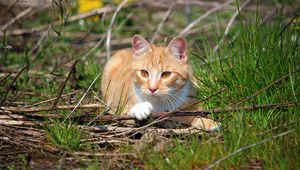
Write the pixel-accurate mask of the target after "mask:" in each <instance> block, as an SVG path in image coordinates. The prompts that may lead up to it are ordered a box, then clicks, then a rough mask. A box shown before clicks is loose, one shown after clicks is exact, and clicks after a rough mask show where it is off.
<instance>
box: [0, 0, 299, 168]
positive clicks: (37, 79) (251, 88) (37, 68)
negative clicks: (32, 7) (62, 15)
mask: <svg viewBox="0 0 300 170" xmlns="http://www.w3.org/2000/svg"><path fill="white" fill-rule="evenodd" d="M269 3H271V4H273V3H276V4H278V3H279V1H276V2H275V1H274V2H273V1H272V2H271V1H270V2H268V4H269ZM289 3H293V2H290V1H289ZM192 10H193V13H192V16H191V18H192V19H196V18H197V17H199V15H200V14H201V13H203V10H202V9H201V10H200V9H199V8H198V7H193V8H192ZM131 12H132V13H133V14H136V13H138V14H139V15H138V16H135V15H133V16H132V17H129V18H127V17H128V14H129V13H131ZM151 12H153V11H150V12H149V11H147V10H145V9H140V8H134V9H133V8H130V9H126V10H124V11H121V12H120V14H119V16H118V18H117V20H116V22H115V23H116V24H115V26H114V29H113V36H114V37H113V40H122V39H123V38H124V37H125V38H128V37H130V36H132V35H134V34H136V33H138V34H141V35H143V36H145V37H147V38H149V40H150V39H151V36H152V35H151V33H153V31H154V30H155V28H156V26H157V25H158V23H159V22H160V21H161V18H156V17H155V16H154V15H153V14H151ZM233 12H234V11H232V10H231V11H220V12H219V13H218V14H214V15H212V16H210V17H208V18H207V19H206V20H205V21H203V22H204V23H205V24H203V23H200V24H198V25H197V26H196V27H195V28H202V27H204V26H206V27H207V25H209V26H210V25H211V28H210V29H209V27H207V29H209V31H206V32H204V31H203V32H202V31H201V32H198V33H197V34H193V35H188V36H187V41H188V42H189V43H190V44H189V46H190V48H189V52H190V59H191V64H192V66H193V69H194V72H195V76H196V78H197V84H198V86H199V88H197V89H196V90H197V98H199V99H204V98H206V97H208V96H210V95H211V94H213V93H215V92H217V91H219V90H221V89H225V90H224V91H223V92H221V93H220V94H218V95H216V96H214V97H212V98H211V99H210V100H208V101H206V102H205V103H203V107H204V108H207V109H211V108H227V107H230V106H232V107H235V105H236V104H237V103H239V102H240V101H242V100H244V99H246V98H248V97H249V96H252V95H253V94H255V93H256V92H258V91H260V90H261V89H264V88H265V87H267V86H269V85H272V86H271V87H270V88H267V89H265V90H263V91H262V92H260V93H258V94H257V95H255V96H253V97H250V98H249V99H248V100H246V101H245V102H242V103H240V105H263V104H270V103H286V102H298V101H299V97H300V86H299V84H300V76H299V74H300V72H297V73H293V72H294V71H296V70H297V69H299V66H300V42H299V41H300V38H299V35H300V28H299V17H298V19H297V20H295V21H293V22H292V24H290V25H287V24H288V23H289V21H290V20H291V18H289V17H287V16H285V15H284V14H281V13H280V12H279V13H277V14H276V15H275V16H274V17H273V18H272V19H270V21H268V22H266V23H264V24H261V23H260V18H261V16H259V15H258V14H255V13H254V14H253V13H251V12H248V13H245V14H244V13H243V14H242V16H240V17H238V18H237V21H236V24H235V25H234V26H233V27H232V28H231V30H230V33H229V35H228V36H227V38H226V39H225V41H224V43H223V44H221V46H220V49H219V51H217V52H216V51H214V50H213V48H214V47H215V44H217V43H218V42H219V40H220V39H221V37H222V34H223V32H224V30H223V29H222V28H221V26H220V25H221V24H224V23H225V24H227V21H228V20H229V19H230V17H231V16H232V14H233ZM40 13H41V14H40ZM40 13H38V15H39V16H37V17H36V18H38V19H36V20H34V22H31V20H28V21H25V22H24V23H23V26H26V27H34V26H39V25H42V24H45V23H48V22H49V21H54V20H56V19H57V18H59V16H58V15H59V13H57V15H56V13H52V14H51V16H49V15H46V16H45V13H43V12H40ZM73 14H75V11H74V10H73V11H72V10H71V12H70V13H69V15H73ZM109 19H110V17H106V18H105V20H104V21H103V23H101V24H99V23H93V22H92V21H90V20H85V21H84V24H83V25H81V24H79V23H77V22H75V23H70V24H68V25H66V26H64V27H57V29H56V30H58V31H60V33H61V35H57V34H56V33H55V32H53V30H50V31H49V32H48V34H47V36H46V38H45V40H44V42H43V43H42V44H41V46H40V49H39V51H38V52H33V53H28V51H30V49H31V48H32V47H34V45H35V44H36V42H37V41H38V40H39V38H40V37H35V36H32V37H26V36H24V37H13V36H7V37H4V38H3V39H2V42H1V43H0V47H1V52H2V53H1V56H0V66H2V67H3V68H4V69H8V70H9V69H12V70H19V69H20V68H22V67H24V66H25V65H28V64H29V71H28V72H27V71H25V72H23V73H22V75H21V76H20V77H19V78H18V80H17V82H16V83H15V84H14V85H13V87H12V89H11V90H10V91H9V93H8V96H7V99H6V104H11V103H12V105H17V104H14V103H13V102H14V101H26V102H29V103H34V102H39V101H43V100H46V99H49V98H53V97H56V96H57V95H58V93H59V90H60V87H61V85H62V83H63V81H64V80H65V78H66V76H67V74H68V73H69V71H70V65H72V64H73V63H74V62H75V60H76V59H79V62H78V64H77V65H76V71H75V73H74V76H71V78H70V80H69V81H68V82H67V84H66V87H65V89H64V92H63V93H68V92H72V91H74V90H78V89H81V90H85V89H87V88H88V87H89V85H90V83H91V82H92V81H93V80H94V78H95V77H96V75H97V74H98V73H99V72H101V71H102V68H103V65H102V64H103V62H102V60H103V58H100V57H99V56H97V51H105V46H103V45H100V46H99V47H98V48H97V50H96V51H95V52H93V53H91V55H89V56H87V57H86V58H81V57H82V56H83V55H84V54H86V53H87V51H89V50H90V47H89V46H86V44H85V43H83V42H89V41H90V39H93V38H94V37H92V36H89V34H88V33H89V32H91V33H93V35H97V34H103V33H105V32H106V28H107V26H108V24H109V23H110V20H109ZM144 22H149V23H150V24H149V23H148V25H146V26H145V25H144ZM216 23H217V24H216ZM187 24H188V23H187V19H186V16H185V14H184V13H183V12H182V11H177V10H174V11H173V14H172V15H171V17H170V19H169V20H168V21H167V22H166V23H165V25H164V27H163V28H162V30H161V32H160V35H161V36H162V37H160V38H158V39H157V40H156V42H157V44H166V42H165V41H168V40H165V39H164V37H167V38H168V39H169V40H170V39H171V38H173V37H174V36H175V35H176V34H178V32H180V31H181V30H182V28H184V27H185V26H186V25H187ZM141 26H143V29H141ZM65 32H68V33H73V34H74V35H75V34H76V35H77V34H78V35H79V34H82V33H83V34H86V36H87V37H88V38H90V39H87V40H85V39H84V38H83V40H81V39H80V38H74V37H73V36H70V35H69V36H64V33H65ZM83 37H84V36H83ZM98 40H99V39H93V40H91V41H93V42H97V41H98ZM18 43H21V44H23V46H22V47H18V48H20V49H18V50H10V49H6V48H4V47H6V46H7V45H13V46H14V45H15V44H18ZM74 45H77V47H74ZM15 46H17V45H15ZM15 46H14V48H15ZM121 46H122V47H123V46H128V47H129V46H130V44H125V45H124V44H121ZM16 48H17V47H16ZM116 48H117V49H118V48H119V47H116ZM100 61H101V62H100ZM99 63H101V64H99ZM30 71H34V73H32V72H30ZM286 75H288V76H287V78H285V79H284V80H281V81H279V82H278V83H276V84H274V82H275V81H277V80H279V79H280V78H281V77H283V76H286ZM0 80H1V78H0ZM12 80H13V77H8V78H7V79H5V80H3V81H0V86H1V87H8V85H9V84H10V83H11V82H12ZM99 87H100V80H98V81H97V82H96V83H95V84H94V86H93V87H92V91H94V92H95V93H96V94H99ZM5 90H6V88H1V94H0V100H2V97H3V95H2V94H3V92H5ZM23 92H24V93H23ZM25 92H31V94H27V93H25ZM93 94H94V93H93ZM93 94H90V93H89V94H88V96H87V97H86V99H85V100H84V103H93V102H94V100H93ZM80 97H81V95H76V96H73V98H71V97H70V98H68V99H60V100H59V102H58V104H64V105H65V104H76V102H77V101H78V100H79V98H80ZM72 100H73V101H72ZM71 101H72V102H71ZM52 103H53V102H52ZM52 103H47V104H44V105H41V106H48V105H51V104H52ZM123 107H124V103H120V106H119V108H118V109H117V110H120V109H122V108H123ZM83 112H85V111H76V112H75V113H74V114H81V113H83ZM47 113H53V114H62V115H66V114H69V113H70V112H69V111H54V112H47ZM211 116H212V117H213V118H214V119H216V120H218V121H220V122H221V123H222V130H221V131H220V132H217V133H216V134H214V135H211V134H204V135H202V136H201V137H199V136H194V135H190V136H187V137H185V138H183V139H182V138H178V137H171V142H170V144H169V145H168V146H166V148H165V149H164V150H163V151H155V150H154V149H153V147H152V146H151V145H149V147H145V149H144V150H139V151H137V150H136V149H134V147H133V146H132V145H125V146H117V147H115V146H114V147H108V148H100V149H99V146H98V145H92V144H89V143H84V142H82V141H83V140H82V139H86V137H87V136H85V133H84V132H83V131H82V130H79V129H78V128H77V127H76V125H78V124H79V122H77V120H76V119H75V120H71V121H67V122H66V123H62V122H61V120H51V121H45V122H46V123H47V124H48V125H47V126H46V127H45V129H44V130H45V132H46V136H47V140H48V141H50V142H52V143H53V144H54V145H55V146H56V147H57V148H59V149H61V150H66V151H69V152H73V151H79V150H80V151H91V152H104V153H106V152H114V151H116V150H117V151H121V152H124V153H126V152H130V153H131V152H135V153H137V155H138V157H137V158H135V159H134V160H129V161H128V160H126V159H125V160H121V161H119V160H117V161H119V164H121V165H120V166H118V167H123V168H128V169H129V168H133V169H139V168H140V167H138V166H135V165H136V164H132V162H133V161H137V162H139V164H141V165H142V167H145V169H203V168H205V167H207V166H208V165H209V164H211V163H212V162H214V161H216V160H218V159H221V158H223V157H225V156H227V155H228V154H230V153H232V152H234V151H236V150H237V149H240V148H242V147H245V146H248V145H251V144H254V143H257V142H260V141H262V140H264V139H267V138H270V137H272V136H275V135H278V134H280V133H282V132H285V131H288V130H291V129H295V132H292V133H290V134H288V135H286V136H283V137H279V138H276V139H273V140H272V141H268V142H266V143H263V144H261V145H257V146H255V147H252V148H250V149H248V150H245V151H243V152H240V153H238V154H236V155H234V156H232V157H229V158H228V159H226V160H225V161H223V162H221V163H220V164H219V165H217V166H216V168H215V169H248V168H251V167H254V166H255V164H257V165H258V166H262V167H263V168H264V169H297V168H298V167H300V161H299V157H300V145H299V141H300V140H299V139H300V135H299V134H300V133H299V132H300V128H299V127H300V126H299V125H300V122H299V120H300V109H299V107H294V108H284V109H270V110H257V111H240V112H234V113H226V112H223V113H219V114H213V115H211ZM101 149H103V150H101ZM105 149H107V150H105ZM102 159H103V158H95V160H90V161H88V163H86V164H85V165H86V166H84V167H83V168H87V169H98V166H101V165H107V166H105V167H110V166H113V165H111V164H106V163H105V161H110V160H105V161H103V160H102ZM23 161H24V160H23ZM78 161H83V160H80V158H78ZM114 161H116V160H114ZM24 162H25V161H24ZM113 163H114V162H113ZM24 166H25V164H24ZM26 166H27V165H26ZM14 168H16V169H17V168H18V167H15V166H14V165H12V169H14Z"/></svg>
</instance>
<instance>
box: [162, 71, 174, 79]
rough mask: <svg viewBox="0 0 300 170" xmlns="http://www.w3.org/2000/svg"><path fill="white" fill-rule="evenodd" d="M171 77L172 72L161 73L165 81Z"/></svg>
mask: <svg viewBox="0 0 300 170" xmlns="http://www.w3.org/2000/svg"><path fill="white" fill-rule="evenodd" d="M170 75H171V72H170V71H164V72H163V73H161V76H160V77H161V78H163V79H165V78H168V77H170Z"/></svg>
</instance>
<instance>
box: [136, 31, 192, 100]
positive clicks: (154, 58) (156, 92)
mask: <svg viewBox="0 0 300 170" xmlns="http://www.w3.org/2000/svg"><path fill="white" fill-rule="evenodd" d="M132 51H133V65H132V68H133V83H134V86H135V88H136V90H137V92H138V93H140V94H143V95H147V96H164V95H167V94H170V93H176V92H178V91H182V90H186V89H185V88H184V87H185V86H186V85H187V83H188V82H189V80H190V78H191V77H190V76H191V70H190V66H189V64H188V56H187V43H186V41H185V39H184V38H182V37H175V38H174V39H172V40H171V41H170V43H169V45H168V46H167V47H157V46H155V45H153V44H149V43H148V42H147V41H146V40H145V39H144V38H143V37H141V36H139V35H135V36H133V38H132Z"/></svg>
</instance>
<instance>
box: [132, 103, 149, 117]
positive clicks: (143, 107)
mask: <svg viewBox="0 0 300 170" xmlns="http://www.w3.org/2000/svg"><path fill="white" fill-rule="evenodd" d="M152 109H153V107H152V104H151V103H150V102H147V101H146V102H141V103H137V104H135V105H134V106H133V107H132V108H131V110H130V112H129V114H130V115H131V116H132V117H134V118H136V119H137V120H143V119H146V118H147V117H148V116H149V115H150V114H151V111H152Z"/></svg>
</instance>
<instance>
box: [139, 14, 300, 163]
mask: <svg viewBox="0 0 300 170" xmlns="http://www.w3.org/2000/svg"><path fill="white" fill-rule="evenodd" d="M278 18H279V20H277V22H275V23H273V22H272V23H266V24H264V25H260V24H258V23H252V24H251V23H247V24H245V23H244V21H239V24H238V25H237V26H235V27H234V28H232V30H231V32H232V34H230V35H229V37H228V39H229V41H226V42H225V44H221V46H220V49H219V51H218V52H215V51H213V47H212V46H210V45H209V44H205V45H204V49H203V50H202V51H201V53H202V54H203V55H201V56H200V55H195V54H199V53H200V52H199V53H195V54H194V55H193V54H192V55H193V56H192V58H193V60H192V64H193V67H194V71H195V75H196V77H197V80H198V86H199V88H197V92H198V98H200V99H203V98H205V97H207V96H210V95H211V94H213V93H215V92H217V91H219V90H220V89H225V91H224V92H222V93H221V94H220V95H217V96H214V97H213V98H212V99H210V100H209V101H207V102H205V103H204V105H203V107H207V108H216V107H228V106H235V104H237V103H239V102H240V101H242V100H244V99H247V98H249V99H248V100H246V101H245V102H242V103H241V104H239V105H252V104H259V105H261V104H269V103H286V102H297V101H299V98H300V96H299V92H300V86H296V84H300V76H299V74H300V72H297V73H294V72H295V71H296V70H298V69H299V63H300V58H299V56H300V46H299V29H297V28H296V25H293V24H292V25H289V26H287V28H286V29H284V23H282V20H281V19H280V18H281V16H278ZM234 36H236V38H235V39H234V41H230V39H232V38H233V37H234ZM285 75H287V78H285V79H283V80H281V81H279V82H277V83H274V82H276V81H277V80H279V79H281V77H283V76H285ZM269 85H271V87H270V88H268V89H266V90H263V91H262V92H261V93H258V94H257V95H255V96H253V97H252V95H253V94H255V93H256V92H258V91H260V90H261V89H263V88H265V87H267V86H269ZM249 96H250V97H249ZM213 116H214V118H215V119H216V120H219V121H220V122H222V127H223V130H222V132H221V134H220V135H221V136H222V140H221V141H220V140H214V139H211V138H208V139H207V138H205V137H203V138H202V139H201V140H199V139H197V138H192V140H188V141H187V142H185V143H178V142H177V141H176V140H175V144H174V145H172V146H170V147H167V150H166V151H163V152H154V151H153V150H152V149H149V150H146V151H145V152H142V153H141V155H140V156H141V160H143V162H144V163H145V164H146V165H147V167H149V169H202V168H205V167H207V166H208V165H209V164H210V163H212V162H213V161H215V160H217V159H220V158H222V157H224V156H226V155H227V154H229V153H232V152H234V151H235V150H237V149H239V148H241V147H244V146H247V145H250V144H253V143H257V142H259V141H261V140H263V139H265V138H267V137H270V136H273V135H276V134H278V133H280V132H283V131H285V130H286V129H292V128H296V129H297V130H296V132H294V133H293V134H290V135H288V136H285V137H282V138H279V139H276V140H274V141H270V142H267V143H265V144H262V145H258V146H256V147H254V148H251V149H249V150H245V151H243V152H242V153H239V154H237V155H235V156H233V157H230V158H228V159H227V160H225V161H224V162H223V163H221V164H220V165H219V166H218V168H221V169H231V168H233V169H245V168H247V167H248V168H249V167H251V166H252V165H251V162H253V161H257V162H260V165H259V166H262V167H265V168H266V169H277V168H278V167H281V168H283V169H293V168H296V167H299V161H297V157H299V156H300V155H299V154H300V152H298V151H299V145H298V143H299V137H300V136H299V134H300V133H299V128H298V127H299V124H300V123H299V120H300V109H299V108H289V109H285V110H267V111H264V110H258V111H248V112H246V111H242V112H237V113H221V114H216V115H213ZM289 122H290V124H287V123H289ZM276 127H280V128H276ZM272 128H275V129H274V130H269V129H272ZM268 130H269V131H268ZM176 142H177V143H176ZM296 162H297V163H296Z"/></svg>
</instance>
